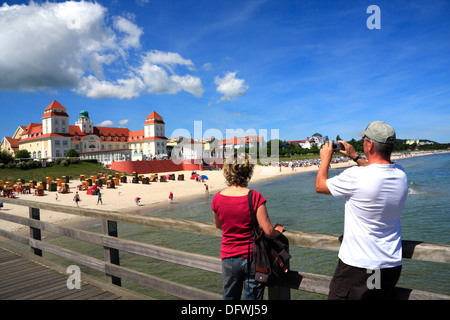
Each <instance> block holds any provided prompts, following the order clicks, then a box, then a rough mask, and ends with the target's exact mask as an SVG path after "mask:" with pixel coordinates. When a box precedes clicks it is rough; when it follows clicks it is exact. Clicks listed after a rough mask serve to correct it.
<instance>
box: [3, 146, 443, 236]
mask: <svg viewBox="0 0 450 320" xmlns="http://www.w3.org/2000/svg"><path fill="white" fill-rule="evenodd" d="M448 152H449V151H445V152H439V153H448ZM439 153H438V154H439ZM432 154H436V153H435V152H421V153H411V154H401V155H393V156H392V160H393V161H395V160H400V159H405V158H410V157H416V156H425V155H432ZM354 165H356V164H355V163H354V162H353V161H352V160H349V161H344V162H339V163H332V164H331V169H345V168H349V167H351V166H354ZM317 170H318V165H311V166H308V167H295V168H294V170H292V169H291V168H289V167H283V166H282V167H278V166H277V167H272V166H260V165H257V166H255V169H254V172H253V176H252V179H251V180H250V184H249V186H250V187H252V186H255V185H258V184H261V183H266V182H270V181H273V180H278V179H281V178H284V177H289V176H292V175H297V174H302V173H308V172H316V171H317ZM171 173H173V172H167V173H166V172H164V173H159V175H164V174H171ZM175 173H176V174H177V175H178V174H184V177H185V180H184V181H178V180H170V181H168V182H151V183H150V184H148V185H146V184H142V183H139V184H135V183H120V184H119V185H118V186H116V188H115V189H107V188H106V187H102V188H101V193H102V200H103V204H99V205H97V199H98V197H97V196H96V195H87V194H86V191H78V193H79V194H80V198H81V201H80V202H79V206H80V207H82V208H90V209H94V208H95V209H97V210H105V211H116V212H123V213H124V214H137V215H147V214H151V213H152V212H154V211H157V210H164V209H167V208H170V206H180V205H183V204H186V203H188V202H190V201H194V200H197V199H200V198H204V197H207V196H208V197H209V196H213V195H215V194H216V193H217V192H219V191H221V190H223V189H224V188H226V187H227V186H226V183H225V178H224V177H223V171H222V170H214V171H208V170H205V171H201V173H200V172H199V174H204V175H206V176H208V180H205V182H196V181H195V180H190V179H189V178H190V176H191V171H178V172H175ZM150 175H151V174H144V176H145V177H147V176H148V177H149V176H150ZM78 184H80V181H79V180H72V181H70V182H69V186H70V193H67V194H61V193H57V192H49V191H45V195H44V196H40V197H38V196H34V195H33V194H20V195H18V196H17V198H20V199H25V200H31V201H37V202H47V203H58V204H61V205H65V206H76V204H75V202H74V201H73V197H74V195H75V190H76V186H77V185H78ZM204 184H207V185H208V187H209V193H208V194H207V193H206V191H205V189H206V188H205V185H204ZM32 192H33V191H32ZM170 192H173V194H174V201H173V203H169V201H168V197H169V193H170ZM56 194H57V195H58V198H57V199H56ZM135 197H140V198H141V202H140V203H139V205H136V203H135V201H134V198H135ZM0 202H2V201H1V197H0ZM2 212H5V213H10V214H15V215H17V216H22V217H28V208H27V207H23V206H17V205H11V204H7V203H4V207H3V208H1V209H0V214H1V213H2ZM41 220H42V221H45V222H50V223H55V224H62V225H66V224H70V225H78V224H84V223H85V222H89V221H94V220H98V219H94V218H88V217H81V216H78V215H73V214H65V213H58V212H52V211H47V210H41ZM0 228H1V229H3V230H6V231H10V232H20V233H21V232H22V231H28V227H25V226H22V225H17V224H14V223H11V222H7V221H3V220H0Z"/></svg>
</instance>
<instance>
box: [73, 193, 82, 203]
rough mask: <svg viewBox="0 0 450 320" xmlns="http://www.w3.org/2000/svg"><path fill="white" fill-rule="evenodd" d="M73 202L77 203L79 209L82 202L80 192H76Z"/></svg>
mask: <svg viewBox="0 0 450 320" xmlns="http://www.w3.org/2000/svg"><path fill="white" fill-rule="evenodd" d="M73 201H75V203H76V205H77V207H78V202H80V201H81V199H80V195H79V194H78V191H77V192H75V196H74V197H73Z"/></svg>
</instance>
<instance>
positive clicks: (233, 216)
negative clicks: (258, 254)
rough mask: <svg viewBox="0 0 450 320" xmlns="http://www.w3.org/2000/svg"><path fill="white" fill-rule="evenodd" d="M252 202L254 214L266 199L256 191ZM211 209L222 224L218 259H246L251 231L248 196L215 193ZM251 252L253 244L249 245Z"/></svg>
mask: <svg viewBox="0 0 450 320" xmlns="http://www.w3.org/2000/svg"><path fill="white" fill-rule="evenodd" d="M252 200H253V208H254V210H255V213H256V211H257V209H258V207H259V206H260V205H262V204H265V203H266V199H264V197H263V196H262V195H261V193H259V192H258V191H253V197H252ZM211 208H212V210H213V211H214V212H215V213H216V214H217V215H218V216H219V220H220V222H221V223H222V246H221V248H220V258H221V259H222V260H223V259H225V258H231V257H243V258H247V256H248V250H249V247H248V246H249V243H250V241H251V240H252V230H253V224H252V217H251V214H250V208H249V206H248V195H245V196H224V195H223V194H221V193H220V192H219V193H216V195H215V196H214V199H213V201H212V203H211ZM252 250H253V243H251V244H250V252H252Z"/></svg>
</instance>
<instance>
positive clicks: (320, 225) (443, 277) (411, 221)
mask: <svg viewBox="0 0 450 320" xmlns="http://www.w3.org/2000/svg"><path fill="white" fill-rule="evenodd" d="M397 163H398V164H400V165H401V166H402V167H403V168H404V169H405V171H406V173H407V176H408V184H409V191H408V197H407V201H406V205H405V208H404V211H403V214H402V219H401V220H402V238H403V239H404V240H416V241H424V242H432V243H444V244H450V235H449V232H448V230H449V226H450V215H449V211H450V210H449V207H450V204H449V200H450V198H449V194H450V171H449V168H450V154H449V153H447V154H436V155H428V156H421V157H413V158H406V159H400V160H398V161H397ZM343 170H345V169H336V170H331V171H330V177H331V176H334V175H337V174H339V173H341V172H342V171H343ZM315 177H316V173H315V172H311V173H303V174H297V175H292V176H289V177H285V178H281V179H278V180H274V181H269V182H264V183H260V184H255V185H251V186H250V188H252V189H255V190H258V191H259V192H261V193H262V194H263V196H264V197H265V198H266V199H267V209H268V212H269V217H270V219H271V221H272V223H281V224H282V225H283V226H285V228H286V229H288V230H293V231H294V230H295V231H304V232H315V233H326V234H334V235H341V234H342V233H343V225H344V200H343V199H340V198H334V197H332V196H329V195H321V194H317V193H316V192H315V188H314V186H315ZM212 198H213V195H209V196H206V195H205V197H203V198H201V199H196V200H193V201H190V202H187V203H176V201H175V203H174V204H170V205H169V204H168V205H167V207H165V208H160V209H158V210H154V211H152V212H147V213H145V214H147V215H154V216H163V217H168V218H175V219H186V220H194V221H200V222H209V223H212V222H213V218H212V212H211V201H212ZM175 200H176V195H175ZM96 228H97V229H98V228H99V226H92V227H91V229H92V230H90V231H98V230H95V229H96ZM118 229H119V236H120V237H121V238H126V239H131V240H135V241H141V242H145V243H151V244H155V245H160V246H164V247H169V248H175V249H178V250H183V251H188V252H194V253H200V254H204V255H209V256H213V257H219V250H220V238H218V237H210V236H202V235H195V234H188V233H183V232H174V231H166V230H160V229H156V228H148V227H140V226H134V225H129V224H123V223H120V224H119V228H118ZM98 232H99V231H98ZM60 241H62V240H59V242H60ZM67 241H70V240H67ZM60 244H61V243H60ZM77 246H78V245H77ZM77 249H78V251H80V252H82V253H86V254H91V255H95V254H98V253H94V251H93V250H94V249H90V247H88V246H83V247H79V248H77ZM96 250H97V251H98V249H96ZM91 251H92V252H91ZM290 253H291V255H292V259H291V265H290V266H291V269H292V270H296V271H300V272H308V273H315V274H323V275H328V276H332V274H333V272H334V269H335V267H336V263H337V259H338V258H337V252H336V251H327V250H318V249H306V248H299V247H294V246H292V247H291V248H290ZM120 254H121V265H123V266H128V267H131V268H134V269H138V270H140V271H143V272H146V273H149V274H152V275H155V276H158V277H162V278H164V279H168V280H171V281H175V282H182V283H184V284H187V285H191V286H194V287H197V288H200V289H203V290H208V291H212V292H216V293H218V294H221V292H222V284H221V275H220V274H214V273H210V272H206V271H201V270H196V269H192V268H188V267H183V266H178V265H174V264H170V263H167V262H164V261H159V260H155V259H149V258H142V257H137V256H135V255H132V254H127V253H125V252H121V253H120ZM99 258H100V259H101V258H102V257H99ZM449 280H450V266H449V265H448V264H444V263H436V262H425V261H417V260H410V259H404V261H403V269H402V275H401V277H400V280H399V283H398V286H400V287H405V288H414V289H418V290H424V291H430V292H436V293H442V294H446V295H450V285H449ZM124 286H125V287H127V286H128V287H130V288H132V289H134V290H140V291H142V292H143V293H146V294H149V295H151V296H153V297H155V298H160V299H170V298H172V297H170V296H167V295H165V294H162V293H157V292H154V291H153V290H148V289H141V288H138V287H137V286H135V285H133V284H127V283H124ZM291 296H292V299H324V298H326V296H322V295H315V294H310V293H303V292H301V291H298V290H291Z"/></svg>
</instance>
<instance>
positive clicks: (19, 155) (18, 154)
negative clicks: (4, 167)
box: [15, 149, 31, 159]
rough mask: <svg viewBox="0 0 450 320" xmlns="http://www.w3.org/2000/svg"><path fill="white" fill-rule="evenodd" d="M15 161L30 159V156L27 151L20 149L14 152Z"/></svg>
mask: <svg viewBox="0 0 450 320" xmlns="http://www.w3.org/2000/svg"><path fill="white" fill-rule="evenodd" d="M15 158H16V159H30V158H31V154H30V152H29V151H28V150H27V149H22V150H19V151H17V152H16V157H15Z"/></svg>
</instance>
